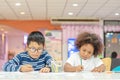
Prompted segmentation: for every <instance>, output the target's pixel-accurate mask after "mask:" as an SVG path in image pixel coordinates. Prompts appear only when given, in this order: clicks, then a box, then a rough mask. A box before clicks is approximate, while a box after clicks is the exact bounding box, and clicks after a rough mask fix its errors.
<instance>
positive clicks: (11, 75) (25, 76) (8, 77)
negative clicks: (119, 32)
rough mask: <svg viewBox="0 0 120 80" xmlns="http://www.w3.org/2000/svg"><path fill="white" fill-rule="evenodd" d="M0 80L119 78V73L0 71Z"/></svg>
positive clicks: (109, 79)
mask: <svg viewBox="0 0 120 80" xmlns="http://www.w3.org/2000/svg"><path fill="white" fill-rule="evenodd" d="M0 80H120V73H114V72H113V73H107V72H103V73H97V72H96V73H95V72H74V73H66V72H60V73H39V72H25V73H21V72H0Z"/></svg>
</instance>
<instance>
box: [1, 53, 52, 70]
mask: <svg viewBox="0 0 120 80" xmlns="http://www.w3.org/2000/svg"><path fill="white" fill-rule="evenodd" d="M51 60H52V57H51V56H50V55H49V54H48V52H47V51H43V52H42V54H41V55H40V57H39V58H38V59H33V58H31V57H30V56H29V54H28V52H27V51H26V52H22V53H20V54H17V55H16V56H15V57H14V58H13V59H12V60H9V61H8V62H6V63H5V64H4V66H3V71H9V72H14V71H19V69H20V66H21V65H25V64H30V65H32V67H33V69H34V71H39V70H40V69H41V68H44V67H45V66H46V65H47V66H49V67H50V65H51Z"/></svg>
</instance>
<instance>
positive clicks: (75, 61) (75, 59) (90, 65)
mask: <svg viewBox="0 0 120 80" xmlns="http://www.w3.org/2000/svg"><path fill="white" fill-rule="evenodd" d="M66 62H67V63H69V64H71V65H72V66H78V65H82V66H83V68H84V71H91V70H92V69H94V68H95V67H98V66H100V65H101V64H103V62H102V60H101V59H99V58H97V57H94V56H92V57H91V58H90V59H87V60H84V59H81V58H80V56H79V53H75V54H72V55H71V56H70V58H68V60H67V61H66Z"/></svg>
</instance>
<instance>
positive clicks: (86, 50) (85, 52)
mask: <svg viewBox="0 0 120 80" xmlns="http://www.w3.org/2000/svg"><path fill="white" fill-rule="evenodd" d="M79 50H80V53H79V54H80V57H81V58H82V59H84V60H86V59H89V58H91V57H92V55H93V52H94V47H93V46H92V45H91V44H84V45H82V46H81V47H80V49H79Z"/></svg>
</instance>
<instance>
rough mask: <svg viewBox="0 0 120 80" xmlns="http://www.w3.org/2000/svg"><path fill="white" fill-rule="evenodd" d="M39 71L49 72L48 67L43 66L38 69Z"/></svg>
mask: <svg viewBox="0 0 120 80" xmlns="http://www.w3.org/2000/svg"><path fill="white" fill-rule="evenodd" d="M40 72H41V73H48V72H50V68H48V67H44V68H42V69H40Z"/></svg>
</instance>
